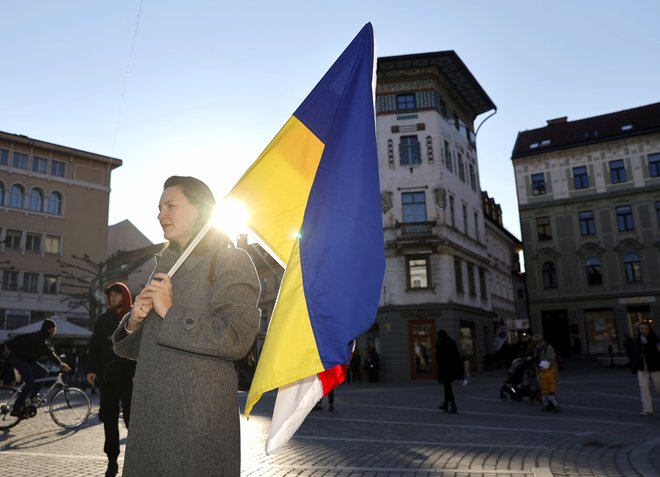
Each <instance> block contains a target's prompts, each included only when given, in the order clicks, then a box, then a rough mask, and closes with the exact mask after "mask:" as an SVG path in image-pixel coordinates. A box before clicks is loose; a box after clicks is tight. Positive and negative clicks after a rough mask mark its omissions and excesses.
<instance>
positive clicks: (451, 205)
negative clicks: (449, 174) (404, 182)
mask: <svg viewBox="0 0 660 477" xmlns="http://www.w3.org/2000/svg"><path fill="white" fill-rule="evenodd" d="M658 203H660V202H658ZM658 214H660V212H658ZM449 218H450V220H451V226H452V227H456V208H455V207H454V196H453V195H450V196H449ZM658 221H659V223H660V215H658Z"/></svg>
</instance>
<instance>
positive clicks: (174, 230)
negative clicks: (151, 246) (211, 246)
mask: <svg viewBox="0 0 660 477" xmlns="http://www.w3.org/2000/svg"><path fill="white" fill-rule="evenodd" d="M158 210H159V211H160V212H159V213H158V221H159V222H160V226H161V227H162V228H163V237H164V238H165V240H169V241H170V242H173V243H175V244H177V245H178V246H179V247H183V246H184V245H185V244H186V243H187V242H188V241H189V240H190V239H191V238H192V235H193V227H194V226H195V222H196V221H197V218H198V217H199V209H198V208H197V206H196V205H194V204H191V203H190V201H188V198H187V197H186V196H185V195H184V193H183V190H182V189H181V187H179V186H172V187H168V188H167V189H165V190H164V191H163V195H161V196H160V203H159V204H158Z"/></svg>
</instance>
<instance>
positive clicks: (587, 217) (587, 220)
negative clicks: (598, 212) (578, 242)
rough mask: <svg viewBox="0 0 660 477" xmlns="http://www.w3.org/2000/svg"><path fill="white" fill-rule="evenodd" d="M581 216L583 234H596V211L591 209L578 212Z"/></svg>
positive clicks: (581, 231)
mask: <svg viewBox="0 0 660 477" xmlns="http://www.w3.org/2000/svg"><path fill="white" fill-rule="evenodd" d="M578 217H579V218H580V233H581V234H582V236H583V237H584V236H586V235H596V224H595V223H594V213H593V212H592V211H591V210H584V211H582V212H578Z"/></svg>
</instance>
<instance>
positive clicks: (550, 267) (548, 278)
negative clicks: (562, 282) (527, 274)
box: [541, 262, 557, 290]
mask: <svg viewBox="0 0 660 477" xmlns="http://www.w3.org/2000/svg"><path fill="white" fill-rule="evenodd" d="M541 270H542V273H543V288H545V289H546V290H548V289H551V288H557V269H556V268H555V264H554V263H552V262H544V263H543V266H542V269H541Z"/></svg>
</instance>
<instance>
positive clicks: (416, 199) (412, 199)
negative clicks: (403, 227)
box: [401, 192, 426, 222]
mask: <svg viewBox="0 0 660 477" xmlns="http://www.w3.org/2000/svg"><path fill="white" fill-rule="evenodd" d="M401 204H402V209H403V221H404V222H426V197H425V194H424V192H404V193H402V194H401Z"/></svg>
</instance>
